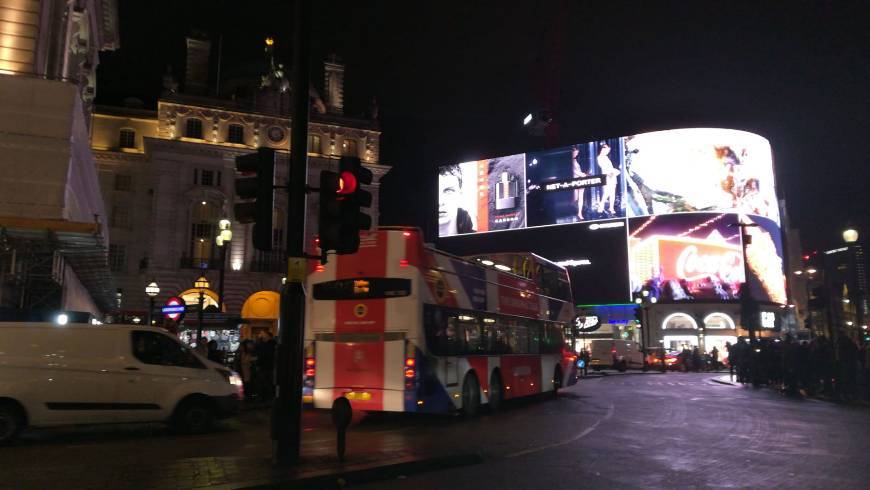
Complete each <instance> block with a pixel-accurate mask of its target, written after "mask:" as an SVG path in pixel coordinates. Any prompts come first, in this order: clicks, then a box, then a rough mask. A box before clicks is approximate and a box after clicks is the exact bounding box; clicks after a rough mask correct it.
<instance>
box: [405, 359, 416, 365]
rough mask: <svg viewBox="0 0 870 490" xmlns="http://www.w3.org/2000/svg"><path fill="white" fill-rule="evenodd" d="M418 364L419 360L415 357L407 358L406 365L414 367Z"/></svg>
mask: <svg viewBox="0 0 870 490" xmlns="http://www.w3.org/2000/svg"><path fill="white" fill-rule="evenodd" d="M416 364H417V361H416V359H414V358H413V357H409V358H407V359H405V365H406V366H408V367H414V366H415V365H416Z"/></svg>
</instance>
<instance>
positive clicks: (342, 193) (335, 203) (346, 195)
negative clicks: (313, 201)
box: [318, 157, 372, 256]
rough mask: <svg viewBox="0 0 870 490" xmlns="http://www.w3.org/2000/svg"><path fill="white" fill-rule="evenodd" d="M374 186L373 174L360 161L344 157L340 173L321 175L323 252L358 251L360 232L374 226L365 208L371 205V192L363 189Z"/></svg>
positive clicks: (341, 252) (348, 252) (320, 219)
mask: <svg viewBox="0 0 870 490" xmlns="http://www.w3.org/2000/svg"><path fill="white" fill-rule="evenodd" d="M371 183H372V173H371V171H370V170H368V169H367V168H365V167H363V166H362V162H360V159H359V158H355V157H342V158H341V160H340V162H339V165H338V172H337V173H336V172H332V171H329V170H324V171H321V172H320V215H319V220H318V232H319V236H320V249H321V250H322V251H323V254H324V256H325V253H326V252H327V251H328V250H334V251H335V252H336V253H338V254H352V253H355V252H356V251H357V250H358V249H359V232H360V230H368V229H370V228H371V226H372V219H371V217H370V216H369V215H368V214H367V213H364V212H363V208H368V207H370V206H371V205H372V194H371V192H369V191H367V190H365V189H363V188H362V185H363V184H371Z"/></svg>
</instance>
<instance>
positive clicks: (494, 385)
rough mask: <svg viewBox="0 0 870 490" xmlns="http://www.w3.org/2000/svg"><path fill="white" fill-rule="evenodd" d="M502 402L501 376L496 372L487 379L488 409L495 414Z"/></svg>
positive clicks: (502, 387)
mask: <svg viewBox="0 0 870 490" xmlns="http://www.w3.org/2000/svg"><path fill="white" fill-rule="evenodd" d="M503 400H504V386H503V385H502V384H501V374H499V373H498V370H496V371H493V372H492V376H490V377H489V409H490V410H492V411H493V412H497V411H498V409H499V408H501V402H502V401H503Z"/></svg>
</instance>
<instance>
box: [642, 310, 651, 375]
mask: <svg viewBox="0 0 870 490" xmlns="http://www.w3.org/2000/svg"><path fill="white" fill-rule="evenodd" d="M641 311H642V312H643V322H642V323H641V324H640V351H641V352H642V353H643V370H644V371H646V336H647V335H646V331H647V329H648V328H649V310H648V307H647V305H646V301H644V304H643V305H642V306H641Z"/></svg>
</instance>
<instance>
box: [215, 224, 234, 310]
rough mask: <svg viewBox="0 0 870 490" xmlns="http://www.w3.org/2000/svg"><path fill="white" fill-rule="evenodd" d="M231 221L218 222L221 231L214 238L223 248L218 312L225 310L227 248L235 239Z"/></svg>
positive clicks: (219, 278) (219, 277)
mask: <svg viewBox="0 0 870 490" xmlns="http://www.w3.org/2000/svg"><path fill="white" fill-rule="evenodd" d="M230 226H231V223H230V220H228V219H222V220H220V221H219V222H218V228H219V229H220V231H219V232H218V235H217V236H216V237H215V238H214V241H215V243H217V246H218V248H219V249H220V250H221V258H220V263H221V267H220V274H219V276H218V312H222V311H224V271H225V270H226V268H227V248H228V247H229V244H230V241H232V239H233V231H232V230H231V229H230Z"/></svg>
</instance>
